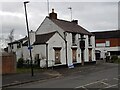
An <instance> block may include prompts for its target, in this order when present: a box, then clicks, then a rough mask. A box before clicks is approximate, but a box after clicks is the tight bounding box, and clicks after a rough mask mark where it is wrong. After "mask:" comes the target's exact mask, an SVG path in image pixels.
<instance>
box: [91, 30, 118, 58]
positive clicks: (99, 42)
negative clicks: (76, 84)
mask: <svg viewBox="0 0 120 90" xmlns="http://www.w3.org/2000/svg"><path fill="white" fill-rule="evenodd" d="M93 33H94V34H95V42H96V58H97V59H104V58H106V55H108V56H112V55H117V56H120V30H112V31H101V32H93Z"/></svg>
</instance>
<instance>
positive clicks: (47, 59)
mask: <svg viewBox="0 0 120 90" xmlns="http://www.w3.org/2000/svg"><path fill="white" fill-rule="evenodd" d="M47 67H48V43H46V68H47Z"/></svg>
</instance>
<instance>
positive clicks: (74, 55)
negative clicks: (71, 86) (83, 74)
mask: <svg viewBox="0 0 120 90" xmlns="http://www.w3.org/2000/svg"><path fill="white" fill-rule="evenodd" d="M76 51H77V48H73V49H72V60H73V62H76V61H77V58H76V55H77V54H76Z"/></svg>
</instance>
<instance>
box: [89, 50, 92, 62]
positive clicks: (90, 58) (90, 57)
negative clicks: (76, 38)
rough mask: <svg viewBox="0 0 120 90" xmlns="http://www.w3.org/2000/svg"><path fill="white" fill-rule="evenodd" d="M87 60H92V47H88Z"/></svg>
mask: <svg viewBox="0 0 120 90" xmlns="http://www.w3.org/2000/svg"><path fill="white" fill-rule="evenodd" d="M89 61H92V49H89Z"/></svg>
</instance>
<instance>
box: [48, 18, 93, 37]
mask: <svg viewBox="0 0 120 90" xmlns="http://www.w3.org/2000/svg"><path fill="white" fill-rule="evenodd" d="M48 18H49V17H48ZM49 19H50V18H49ZM50 20H51V21H53V22H54V23H55V24H57V25H58V26H59V27H60V28H62V29H63V30H64V31H66V32H71V33H81V34H86V35H93V34H92V33H91V32H88V31H87V30H86V29H84V28H83V27H81V26H79V25H78V24H75V23H73V22H70V21H65V20H60V19H50Z"/></svg>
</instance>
